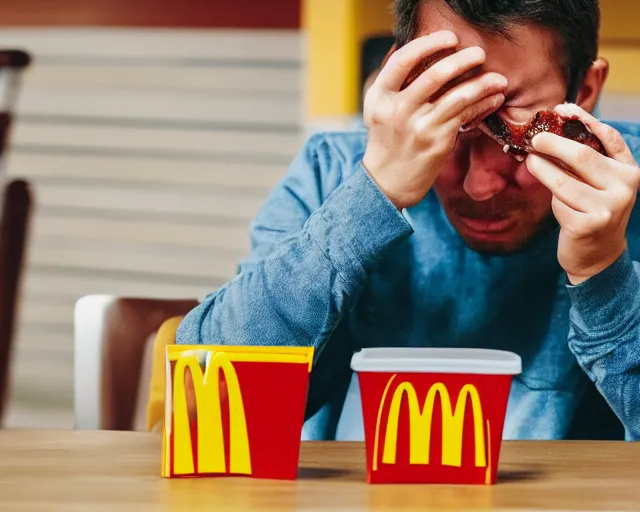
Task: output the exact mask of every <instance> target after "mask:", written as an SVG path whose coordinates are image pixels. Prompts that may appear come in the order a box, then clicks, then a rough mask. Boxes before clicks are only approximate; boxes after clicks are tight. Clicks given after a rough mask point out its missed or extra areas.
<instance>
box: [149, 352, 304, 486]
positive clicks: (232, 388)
mask: <svg viewBox="0 0 640 512" xmlns="http://www.w3.org/2000/svg"><path fill="white" fill-rule="evenodd" d="M312 359H313V348H306V347H236V346H202V345H199V346H184V345H171V346H168V347H167V365H166V366H167V390H166V401H165V407H166V412H165V429H164V439H163V451H162V471H161V475H162V476H163V477H168V478H174V477H203V476H232V475H235V476H248V477H253V478H270V479H281V480H294V479H296V477H297V473H298V458H299V453H300V438H301V435H302V425H303V422H304V412H305V407H306V401H307V387H308V380H309V372H310V370H311V363H312Z"/></svg>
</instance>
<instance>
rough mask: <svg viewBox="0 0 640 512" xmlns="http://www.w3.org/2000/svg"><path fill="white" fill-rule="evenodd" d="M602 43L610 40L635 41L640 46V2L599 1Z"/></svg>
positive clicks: (622, 0)
mask: <svg viewBox="0 0 640 512" xmlns="http://www.w3.org/2000/svg"><path fill="white" fill-rule="evenodd" d="M600 9H601V11H602V24H601V27H600V39H601V41H602V43H607V42H610V41H612V40H616V41H621V40H625V41H637V42H638V43H639V44H640V2H639V1H638V0H601V1H600Z"/></svg>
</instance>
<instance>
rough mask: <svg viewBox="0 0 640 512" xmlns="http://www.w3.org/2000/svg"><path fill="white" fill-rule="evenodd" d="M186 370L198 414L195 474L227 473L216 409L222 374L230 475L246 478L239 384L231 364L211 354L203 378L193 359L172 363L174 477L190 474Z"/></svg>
mask: <svg viewBox="0 0 640 512" xmlns="http://www.w3.org/2000/svg"><path fill="white" fill-rule="evenodd" d="M187 368H189V370H190V371H191V376H192V380H193V388H194V391H195V397H196V407H197V414H198V420H197V421H198V453H197V457H198V459H197V460H198V472H199V473H225V472H226V469H227V468H226V462H225V449H224V435H223V430H222V429H223V425H222V410H221V407H220V378H219V371H220V370H222V372H223V374H224V378H225V382H226V385H227V394H228V397H229V423H230V424H229V438H230V443H229V444H230V454H229V455H230V457H229V458H230V468H229V469H230V473H235V474H245V475H250V474H251V454H250V451H249V438H248V435H247V422H246V418H245V412H244V404H243V401H242V393H241V391H240V383H239V382H238V376H237V375H236V371H235V369H234V367H233V364H232V363H231V361H230V360H229V358H228V357H227V354H225V353H223V352H220V353H215V354H213V356H212V357H211V360H210V361H209V364H208V366H207V368H206V370H205V372H204V375H203V373H202V370H201V368H200V364H199V363H198V360H197V358H196V356H195V355H193V356H184V355H183V356H181V357H178V358H177V359H176V362H175V370H174V375H173V408H174V410H173V415H174V426H173V428H174V432H173V438H174V452H173V453H174V462H173V468H174V473H175V474H176V475H188V474H192V473H193V472H194V461H193V456H192V446H191V431H190V428H189V414H188V411H187V396H186V388H185V371H186V369H187Z"/></svg>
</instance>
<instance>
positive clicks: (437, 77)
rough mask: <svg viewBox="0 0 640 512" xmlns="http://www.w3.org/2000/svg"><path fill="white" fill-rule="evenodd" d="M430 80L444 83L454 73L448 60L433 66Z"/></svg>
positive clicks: (430, 71)
mask: <svg viewBox="0 0 640 512" xmlns="http://www.w3.org/2000/svg"><path fill="white" fill-rule="evenodd" d="M428 73H429V81H430V82H432V83H435V84H441V83H442V84H443V83H444V82H446V81H447V80H448V78H449V76H450V75H451V73H452V69H451V66H450V65H449V64H447V62H446V61H445V62H442V63H439V64H436V65H435V66H433V67H432V68H431V69H430V70H429V71H428Z"/></svg>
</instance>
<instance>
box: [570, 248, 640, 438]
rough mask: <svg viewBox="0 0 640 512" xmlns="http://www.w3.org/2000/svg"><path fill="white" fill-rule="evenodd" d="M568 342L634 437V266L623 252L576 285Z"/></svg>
mask: <svg viewBox="0 0 640 512" xmlns="http://www.w3.org/2000/svg"><path fill="white" fill-rule="evenodd" d="M569 294H570V296H571V300H572V308H571V332H570V335H569V347H570V348H571V350H572V351H573V353H574V354H575V355H576V357H577V359H578V362H579V363H580V365H581V366H582V368H583V369H584V370H585V371H586V372H587V374H588V375H589V377H590V378H591V379H592V380H593V381H594V382H595V384H596V386H597V387H598V389H599V390H600V392H601V393H602V394H603V396H604V398H605V399H606V400H607V402H608V403H609V405H610V406H611V408H612V409H613V411H614V412H615V413H616V415H617V416H618V418H619V419H620V421H621V422H622V423H623V425H624V427H625V430H626V436H627V439H630V440H631V439H633V440H640V265H639V264H638V263H634V262H633V261H632V260H631V258H630V256H629V254H628V252H625V253H624V254H623V255H622V257H621V258H619V259H618V260H617V261H616V262H615V263H614V264H613V265H612V266H611V267H609V268H608V269H606V270H605V271H604V272H602V273H601V274H599V275H596V276H594V277H593V278H591V279H589V280H588V281H586V282H584V283H582V284H580V285H579V286H576V287H570V288H569Z"/></svg>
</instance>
